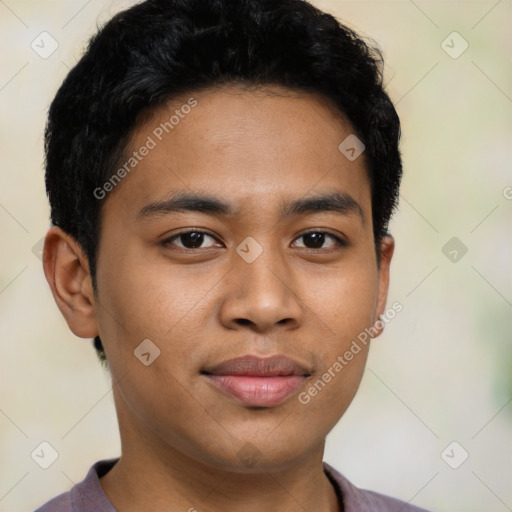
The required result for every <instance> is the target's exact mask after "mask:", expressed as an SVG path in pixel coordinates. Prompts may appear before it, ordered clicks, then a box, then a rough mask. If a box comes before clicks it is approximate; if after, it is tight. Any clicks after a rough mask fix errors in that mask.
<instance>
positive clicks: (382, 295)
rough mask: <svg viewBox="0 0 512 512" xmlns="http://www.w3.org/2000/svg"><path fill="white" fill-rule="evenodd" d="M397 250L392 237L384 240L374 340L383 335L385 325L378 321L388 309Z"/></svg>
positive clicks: (386, 237) (380, 248)
mask: <svg viewBox="0 0 512 512" xmlns="http://www.w3.org/2000/svg"><path fill="white" fill-rule="evenodd" d="M394 250H395V240H394V238H393V237H392V236H391V235H389V234H388V235H386V236H384V237H383V238H382V241H381V243H380V246H379V251H380V261H379V273H378V280H379V281H378V288H379V289H378V296H377V308H376V310H375V316H376V318H374V320H373V321H374V324H373V327H372V328H371V331H372V333H373V335H372V338H376V337H377V336H380V335H381V334H382V331H383V330H384V323H383V322H382V321H378V320H379V319H380V315H382V314H383V313H384V311H385V308H386V301H387V298H388V289H389V267H390V265H391V258H392V257H393V252H394Z"/></svg>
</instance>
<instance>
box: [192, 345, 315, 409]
mask: <svg viewBox="0 0 512 512" xmlns="http://www.w3.org/2000/svg"><path fill="white" fill-rule="evenodd" d="M201 373H202V374H203V375H204V376H205V377H206V378H207V380H208V381H209V382H210V383H211V384H212V385H214V386H215V387H216V388H217V389H219V390H220V391H222V392H224V393H226V394H228V395H230V396H232V397H233V398H235V399H236V400H237V401H239V402H241V403H243V404H244V405H247V406H251V407H273V406H276V405H279V404H281V403H283V402H284V401H286V400H287V399H288V398H289V397H290V396H291V395H293V394H294V393H295V391H296V390H297V389H298V388H299V387H300V386H301V385H302V383H303V382H304V381H305V380H306V378H307V377H309V376H310V375H311V372H310V371H309V370H308V368H306V367H305V366H303V365H301V364H299V363H297V362H296V361H294V360H293V359H290V358H288V357H285V356H277V355H276V356H272V357H268V358H260V357H256V356H243V357H237V358H234V359H230V360H228V361H223V362H222V363H220V364H218V365H215V366H211V367H208V368H205V369H204V370H203V371H202V372H201Z"/></svg>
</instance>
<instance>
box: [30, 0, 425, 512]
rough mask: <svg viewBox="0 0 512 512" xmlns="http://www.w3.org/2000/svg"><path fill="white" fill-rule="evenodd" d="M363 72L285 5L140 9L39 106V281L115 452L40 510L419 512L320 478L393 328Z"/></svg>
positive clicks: (385, 101) (388, 122)
mask: <svg viewBox="0 0 512 512" xmlns="http://www.w3.org/2000/svg"><path fill="white" fill-rule="evenodd" d="M381 64H382V63H381V57H380V54H379V52H378V50H377V49H374V48H371V47H369V46H368V45H367V44H366V43H365V42H364V41H363V40H361V39H360V38H359V37H358V36H357V35H356V34H355V33H354V32H353V31H351V30H349V29H348V28H346V27H344V26H342V25H340V24H339V23H338V22H337V21H336V20H335V19H334V18H333V17H332V16H330V15H327V14H325V13H322V12H320V11H319V10H317V9H316V8H314V7H313V6H311V5H310V4H308V3H306V2H304V1H302V0H285V1H281V0H280V1H274V0H263V1H258V2H255V1H240V2H231V1H228V0H218V1H211V0H209V1H206V0H188V1H183V0H167V1H166V0H150V1H147V2H143V3H141V4H138V5H136V6H134V7H132V8H130V9H128V10H126V11H124V12H122V13H120V14H118V15H116V16H115V17H114V18H113V19H112V20H111V21H110V22H109V23H107V24H106V26H105V27H103V28H102V29H101V30H100V31H99V32H98V34H97V35H96V36H95V37H94V38H93V39H92V40H91V42H90V44H89V47H88V50H87V52H86V53H85V55H84V56H83V57H82V58H81V60H80V61H79V62H78V64H77V65H76V66H75V67H74V68H73V69H72V70H71V72H70V73H69V75H68V77H67V78H66V80H65V81H64V83H63V85H62V86H61V88H60V89H59V91H58V93H57V95H56V97H55V99H54V101H53V103H52V105H51V108H50V111H49V117H48V125H47V130H46V145H45V149H46V185H47V191H48V196H49V199H50V205H51V217H52V223H53V226H52V228H51V229H50V230H49V232H48V234H47V236H46V241H45V248H44V270H45V275H46V277H47V279H48V282H49V284H50V287H51V289H52V292H53V296H54V298H55V300H56V303H57V305H58V307H59V308H60V310H61V312H62V314H63V315H64V317H65V319H66V321H67V323H68V325H69V327H70V329H71V330H72V331H73V333H75V334H76V335H77V336H80V337H83V338H94V344H95V347H96V350H97V351H98V354H99V356H100V358H101V360H102V361H103V362H104V364H105V365H106V366H107V367H108V369H109V371H110V373H111V376H112V381H113V393H114V400H115V405H116V411H117V416H118V421H119V428H120V435H121V444H122V454H121V457H120V458H119V459H113V460H106V461H98V462H97V463H96V464H95V465H94V466H93V467H92V468H91V469H90V471H89V473H88V475H87V477H86V479H85V480H84V481H83V482H81V483H80V484H78V485H76V486H75V487H74V488H73V489H72V490H71V491H69V492H68V493H64V494H62V495H60V496H59V497H57V498H55V499H54V500H52V501H50V502H49V503H48V504H46V505H44V506H43V507H42V508H40V509H39V512H50V511H57V510H58V511H74V512H85V511H101V512H106V511H109V512H112V511H114V510H117V511H120V512H132V511H137V512H138V511H143V510H148V511H155V512H156V511H164V510H165V511H170V510H172V511H177V510H188V511H190V512H192V511H194V510H197V511H200V512H203V511H204V512H210V511H211V512H214V511H221V510H222V511H235V510H240V509H241V508H242V507H243V509H244V510H246V511H265V512H271V511H274V510H275V511H278V510H279V511H280V512H282V511H299V510H300V511H304V510H307V511H316V512H327V511H329V512H333V511H341V510H344V511H345V512H356V511H397V512H398V511H399V510H401V511H418V510H420V509H418V508H416V507H413V506H412V505H409V504H406V503H404V502H402V501H399V500H397V499H393V498H388V497H385V496H382V495H378V494H376V493H373V492H371V491H363V490H360V489H358V488H356V487H355V486H353V485H352V484H351V483H350V482H349V481H348V480H347V479H346V478H345V477H343V476H342V475H341V474H340V473H339V472H337V471H336V470H335V469H334V468H332V467H330V466H329V465H327V464H325V463H323V461H322V458H323V452H324V445H325V437H326V435H327V434H328V432H329V431H330V430H331V429H332V428H333V427H334V425H335V424H336V423H337V422H338V420H339V419H340V417H341V416H342V415H343V413H344V412H345V411H346V409H347V407H348V406H349V404H350V402H351V400H352V398H353V397H354V395H355V393H356V391H357V388H358V386H359V383H360V380H361V378H362V375H363V371H364V366H365V362H366V358H367V354H368V349H369V345H370V337H376V336H378V335H379V334H380V332H381V331H382V328H383V325H384V323H383V321H382V320H381V316H382V315H384V317H385V315H386V314H387V312H386V297H387V290H388V282H389V266H390V261H391V258H392V255H393V248H394V241H393V238H392V237H391V235H390V234H389V233H388V231H387V226H388V222H389V219H390V216H391V214H392V212H393V210H394V207H395V204H396V199H397V196H398V188H399V183H400V178H401V172H402V170H401V159H400V153H399V149H398V143H399V137H400V128H399V120H398V117H397V115H396V112H395V109H394V108H393V105H392V104H391V102H390V100H389V98H388V96H387V95H386V93H385V92H384V90H383V87H382V80H381V78H382V77H381ZM368 333H369V334H368ZM363 334H364V335H363ZM349 354H351V356H350V355H349Z"/></svg>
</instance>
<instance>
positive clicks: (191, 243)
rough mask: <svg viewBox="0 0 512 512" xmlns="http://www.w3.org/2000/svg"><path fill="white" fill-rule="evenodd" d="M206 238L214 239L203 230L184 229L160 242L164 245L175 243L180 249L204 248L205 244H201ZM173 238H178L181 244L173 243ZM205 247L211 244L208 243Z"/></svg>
mask: <svg viewBox="0 0 512 512" xmlns="http://www.w3.org/2000/svg"><path fill="white" fill-rule="evenodd" d="M208 238H211V239H212V240H214V241H215V238H213V236H211V235H209V234H208V233H206V232H204V231H197V230H195V231H184V232H182V233H177V234H176V235H173V236H171V237H169V238H166V239H165V240H163V241H162V242H161V244H162V245H163V246H164V247H168V246H170V245H176V246H178V247H181V248H182V249H204V248H205V246H203V243H204V242H205V239H208ZM175 240H178V241H179V242H181V244H179V243H174V242H175ZM206 247H213V246H212V245H208V246H206Z"/></svg>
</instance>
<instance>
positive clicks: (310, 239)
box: [296, 231, 346, 249]
mask: <svg viewBox="0 0 512 512" xmlns="http://www.w3.org/2000/svg"><path fill="white" fill-rule="evenodd" d="M301 238H302V239H303V240H304V241H303V246H302V247H304V248H306V249H332V248H333V247H337V246H338V247H342V246H345V245H346V243H345V241H344V240H342V239H341V238H339V237H337V236H336V235H333V234H332V233H328V232H327V231H310V232H309V233H304V234H303V235H301V236H299V237H298V238H296V240H300V239H301ZM329 239H330V240H333V241H334V243H332V242H331V244H330V245H329V246H328V247H324V244H325V242H326V240H329ZM299 247H300V246H299Z"/></svg>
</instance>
